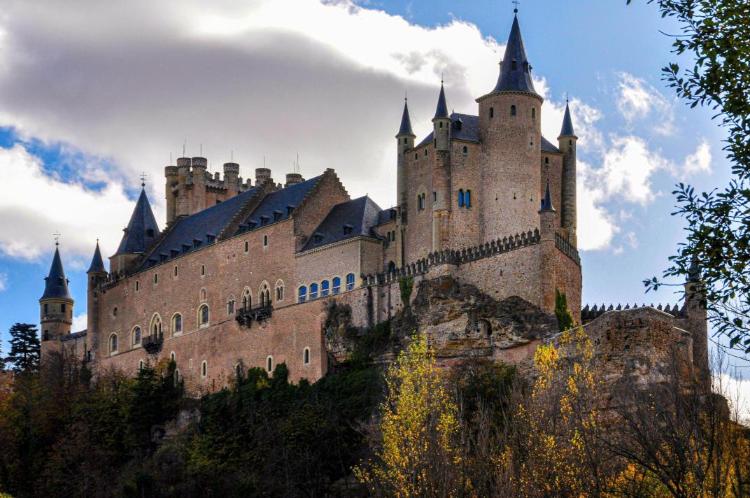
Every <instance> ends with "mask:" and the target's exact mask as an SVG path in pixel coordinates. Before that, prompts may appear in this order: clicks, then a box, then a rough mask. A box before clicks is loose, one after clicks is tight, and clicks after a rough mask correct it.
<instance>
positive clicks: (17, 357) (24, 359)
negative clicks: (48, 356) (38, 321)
mask: <svg viewBox="0 0 750 498" xmlns="http://www.w3.org/2000/svg"><path fill="white" fill-rule="evenodd" d="M40 347H41V346H40V343H39V336H38V334H37V329H36V327H35V326H34V325H32V324H30V323H15V324H13V326H12V327H11V328H10V353H9V354H8V357H7V358H6V361H7V362H8V363H11V364H12V365H13V367H12V368H13V371H14V372H16V373H28V372H36V371H38V370H39V357H40Z"/></svg>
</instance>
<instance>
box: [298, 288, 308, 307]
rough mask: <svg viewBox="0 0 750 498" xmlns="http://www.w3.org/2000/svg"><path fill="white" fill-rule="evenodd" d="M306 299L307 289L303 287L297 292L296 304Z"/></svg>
mask: <svg viewBox="0 0 750 498" xmlns="http://www.w3.org/2000/svg"><path fill="white" fill-rule="evenodd" d="M306 299H307V287H305V286H304V285H303V286H302V287H300V288H299V290H298V291H297V302H300V303H304V302H305V300H306Z"/></svg>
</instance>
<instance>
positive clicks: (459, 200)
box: [458, 189, 464, 207]
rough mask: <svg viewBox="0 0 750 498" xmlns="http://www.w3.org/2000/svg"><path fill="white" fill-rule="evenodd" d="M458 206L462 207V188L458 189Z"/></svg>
mask: <svg viewBox="0 0 750 498" xmlns="http://www.w3.org/2000/svg"><path fill="white" fill-rule="evenodd" d="M458 207H464V189H459V190H458Z"/></svg>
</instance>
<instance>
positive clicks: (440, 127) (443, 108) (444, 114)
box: [432, 81, 451, 151]
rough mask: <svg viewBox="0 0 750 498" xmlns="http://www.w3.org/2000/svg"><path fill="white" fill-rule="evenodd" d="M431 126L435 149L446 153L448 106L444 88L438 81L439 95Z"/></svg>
mask: <svg viewBox="0 0 750 498" xmlns="http://www.w3.org/2000/svg"><path fill="white" fill-rule="evenodd" d="M432 125H433V131H434V135H433V136H434V137H435V142H434V144H435V148H436V149H437V150H442V151H447V150H448V149H449V148H450V127H451V118H450V116H449V115H448V104H447V103H446V102H445V88H444V87H443V82H442V81H440V95H439V96H438V103H437V107H436V108H435V117H434V118H432Z"/></svg>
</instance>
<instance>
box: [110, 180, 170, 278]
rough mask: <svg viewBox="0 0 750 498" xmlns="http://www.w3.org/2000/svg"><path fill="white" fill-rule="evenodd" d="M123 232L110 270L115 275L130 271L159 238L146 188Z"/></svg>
mask: <svg viewBox="0 0 750 498" xmlns="http://www.w3.org/2000/svg"><path fill="white" fill-rule="evenodd" d="M123 232H124V234H123V236H122V240H120V245H119V246H118V248H117V252H116V253H115V254H114V256H112V257H111V258H110V268H111V270H112V272H113V273H115V274H119V273H122V272H126V271H127V270H129V269H130V267H131V264H132V263H133V262H135V261H136V260H137V259H138V256H141V255H143V254H144V253H145V252H146V251H147V250H148V248H149V247H151V245H152V244H153V243H154V241H155V240H156V238H157V237H158V236H159V233H160V232H159V226H158V225H157V224H156V218H154V213H153V211H151V204H150V203H149V202H148V197H146V190H145V189H144V188H142V189H141V195H140V196H139V197H138V201H137V202H136V204H135V209H133V214H132V215H131V216H130V221H129V222H128V226H127V227H126V228H125V229H124V230H123Z"/></svg>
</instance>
